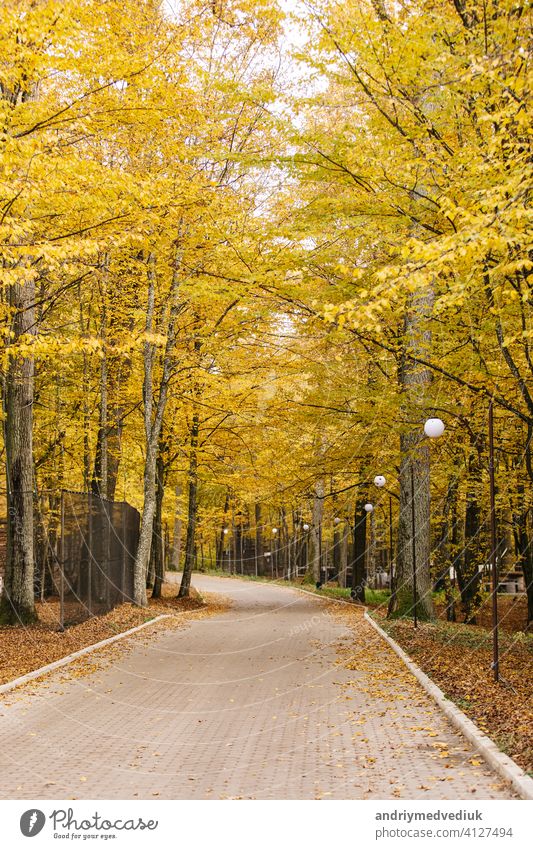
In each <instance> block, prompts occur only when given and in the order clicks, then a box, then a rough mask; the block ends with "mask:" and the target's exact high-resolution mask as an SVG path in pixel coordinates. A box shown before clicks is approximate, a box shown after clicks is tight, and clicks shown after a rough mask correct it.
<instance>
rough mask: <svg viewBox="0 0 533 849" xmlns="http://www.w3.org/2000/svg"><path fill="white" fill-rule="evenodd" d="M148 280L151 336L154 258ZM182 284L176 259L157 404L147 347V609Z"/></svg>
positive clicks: (140, 568) (139, 589) (142, 557)
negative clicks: (163, 433) (158, 475)
mask: <svg viewBox="0 0 533 849" xmlns="http://www.w3.org/2000/svg"><path fill="white" fill-rule="evenodd" d="M147 278H148V304H147V311H146V333H147V335H148V334H151V333H152V331H153V327H154V310H155V285H156V267H155V257H154V255H153V254H150V255H149V257H148V268H147ZM179 282H180V278H179V265H178V259H177V257H176V261H175V265H174V272H173V275H172V283H171V287H170V293H169V298H168V300H169V302H170V311H169V317H168V327H167V340H166V344H165V350H164V353H163V358H162V360H163V361H162V367H161V378H160V381H159V395H158V398H157V402H156V401H154V387H153V367H154V359H155V350H156V349H155V346H154V345H153V343H152V342H151V341H150V340H149V339H147V341H146V342H145V345H144V382H143V401H144V433H145V446H146V456H145V462H144V479H143V509H142V516H141V532H140V535H139V544H138V546H137V553H136V556H135V563H134V567H133V594H134V601H135V604H137V605H139V606H141V607H145V606H146V604H147V597H146V576H147V572H148V564H149V561H150V549H151V545H152V530H153V524H154V516H155V510H156V467H157V454H158V445H159V437H160V434H161V427H162V424H163V415H164V412H165V407H166V402H167V394H168V384H169V380H170V377H171V374H172V364H173V351H174V347H175V343H176V332H177V319H178V316H179V314H180V312H181V308H182V307H181V305H180V303H179Z"/></svg>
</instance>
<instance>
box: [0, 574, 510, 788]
mask: <svg viewBox="0 0 533 849" xmlns="http://www.w3.org/2000/svg"><path fill="white" fill-rule="evenodd" d="M193 583H194V584H195V586H197V587H198V588H199V589H200V590H202V589H204V590H210V591H215V592H218V593H222V594H224V595H225V596H228V597H230V598H231V599H232V602H233V605H232V607H231V609H230V610H228V611H227V612H225V613H222V614H218V615H216V616H214V617H211V618H206V619H202V620H199V621H194V622H191V623H190V624H189V625H188V626H187V627H186V628H184V629H182V630H159V631H157V632H156V633H155V634H154V635H153V636H152V637H150V639H139V637H137V638H133V639H132V640H130V641H129V649H128V651H123V650H120V649H117V650H116V651H111V652H110V653H109V656H108V658H107V660H106V662H105V663H104V664H103V665H102V667H101V668H96V669H95V670H94V671H91V669H92V667H91V666H89V670H86V674H84V675H82V676H79V675H78V674H74V673H69V672H68V671H67V670H65V669H63V670H61V671H59V672H56V673H53V674H52V675H51V676H49V677H48V678H47V679H45V681H43V682H42V683H40V684H36V683H33V684H31V685H26V686H25V687H23V688H20V689H18V690H16V691H14V692H13V693H11V694H7V695H6V696H4V697H2V698H1V699H0V753H1V755H0V758H1V761H2V769H1V770H0V798H4V799H5V798H31V799H39V798H51V799H71V798H73V799H76V798H78V799H113V798H118V799H120V798H124V799H128V798H139V799H154V798H164V799H189V798H201V799H204V798H212V799H220V798H244V799H249V798H257V799H278V798H281V799H314V798H325V799H331V798H342V799H347V798H348V799H350V798H357V799H360V798H366V799H371V798H374V799H378V798H403V799H419V798H421V799H464V798H480V799H501V798H512V793H511V792H510V791H509V789H508V788H507V787H506V785H505V784H503V783H502V781H501V780H499V779H498V777H497V776H496V775H495V774H494V773H492V772H491V771H490V770H489V769H488V768H487V767H486V766H485V765H484V763H483V762H480V759H479V758H478V757H477V756H476V753H475V752H474V751H473V750H472V748H471V746H470V744H469V743H467V741H466V740H465V739H463V738H462V737H461V735H460V734H458V733H457V732H456V731H455V730H453V729H452V727H451V726H450V725H449V724H448V721H447V720H446V719H445V717H444V716H443V715H442V714H441V713H440V711H439V710H438V708H437V707H436V706H435V704H434V703H433V702H432V700H431V699H430V698H429V697H428V696H426V694H425V693H424V692H423V690H422V689H421V688H420V687H419V685H418V684H417V682H416V681H415V679H414V678H413V677H412V676H411V675H410V674H409V673H408V671H407V670H406V669H405V667H404V666H403V664H402V663H401V661H400V660H399V659H398V658H397V657H396V655H394V653H392V652H391V651H390V649H389V648H388V647H387V646H386V645H385V644H384V642H383V641H382V640H381V638H380V637H379V635H378V634H377V633H376V632H374V631H373V629H372V628H371V627H370V625H368V623H366V622H365V621H364V620H363V619H362V618H361V617H360V616H357V614H356V613H355V611H353V610H351V609H350V611H347V610H345V611H339V613H337V612H336V610H335V609H333V608H334V606H333V605H330V604H325V603H324V602H321V601H320V600H317V599H315V598H313V597H312V596H308V595H303V594H301V593H299V592H297V591H294V590H291V589H289V588H284V587H278V586H273V585H272V586H268V585H264V584H257V583H253V582H247V581H239V580H233V579H224V578H212V577H205V576H195V579H194V581H193ZM351 623H353V624H351ZM148 630H149V629H148ZM144 633H145V634H146V631H145V632H144ZM84 663H86V664H91V663H92V660H91V658H90V657H89V658H88V659H87V660H86V661H84ZM67 669H68V668H67Z"/></svg>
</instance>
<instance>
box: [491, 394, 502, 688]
mask: <svg viewBox="0 0 533 849" xmlns="http://www.w3.org/2000/svg"><path fill="white" fill-rule="evenodd" d="M489 478H490V543H491V548H492V551H491V565H492V570H491V578H492V668H493V671H494V680H495V681H499V680H500V650H499V640H498V561H497V558H496V548H497V542H496V485H495V480H494V410H493V405H492V398H491V400H490V402H489Z"/></svg>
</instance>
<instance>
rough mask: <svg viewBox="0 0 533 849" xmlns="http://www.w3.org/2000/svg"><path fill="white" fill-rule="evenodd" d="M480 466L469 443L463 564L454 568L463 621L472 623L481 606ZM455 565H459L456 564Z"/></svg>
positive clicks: (474, 449) (476, 453)
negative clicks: (479, 565)
mask: <svg viewBox="0 0 533 849" xmlns="http://www.w3.org/2000/svg"><path fill="white" fill-rule="evenodd" d="M482 485H483V483H482V464H481V457H480V454H479V451H478V448H477V446H476V445H475V444H474V442H472V445H471V450H470V456H469V458H468V485H467V492H466V508H465V531H464V543H463V562H462V564H461V565H460V566H459V568H458V569H457V577H458V581H459V589H460V591H461V605H462V608H463V613H464V621H465V622H468V623H471V624H475V622H476V610H477V608H478V607H479V605H480V604H481V593H480V577H481V576H480V574H479V572H478V563H479V558H480V544H479V543H480V539H479V535H480V531H481V504H480V498H481V490H482ZM458 565H459V564H458Z"/></svg>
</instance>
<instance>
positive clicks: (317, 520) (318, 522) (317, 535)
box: [309, 479, 324, 585]
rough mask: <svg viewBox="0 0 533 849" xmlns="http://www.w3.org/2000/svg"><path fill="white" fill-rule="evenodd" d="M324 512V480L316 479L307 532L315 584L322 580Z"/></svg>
mask: <svg viewBox="0 0 533 849" xmlns="http://www.w3.org/2000/svg"><path fill="white" fill-rule="evenodd" d="M323 514H324V481H323V480H322V479H320V480H318V481H317V482H316V485H315V496H314V498H313V524H312V526H311V531H310V534H309V542H310V546H309V547H310V558H309V559H310V566H311V574H312V576H313V580H314V582H315V584H316V585H318V584H320V583H321V582H322V518H323Z"/></svg>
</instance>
